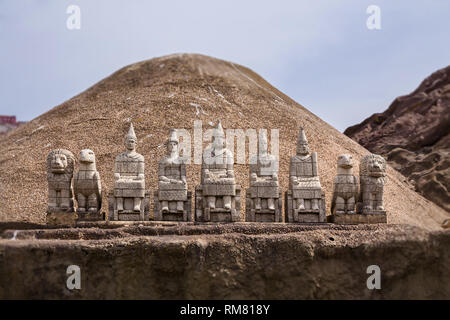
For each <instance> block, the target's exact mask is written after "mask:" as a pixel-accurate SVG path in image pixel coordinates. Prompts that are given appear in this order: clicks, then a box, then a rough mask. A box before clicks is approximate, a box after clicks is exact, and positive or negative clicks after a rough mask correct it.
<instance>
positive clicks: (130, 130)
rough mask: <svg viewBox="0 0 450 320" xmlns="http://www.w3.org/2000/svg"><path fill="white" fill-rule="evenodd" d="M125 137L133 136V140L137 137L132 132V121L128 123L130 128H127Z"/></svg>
mask: <svg viewBox="0 0 450 320" xmlns="http://www.w3.org/2000/svg"><path fill="white" fill-rule="evenodd" d="M125 138H133V139H135V140H136V139H137V138H136V134H135V133H134V128H133V123H130V129H128V133H127V135H126V136H125Z"/></svg>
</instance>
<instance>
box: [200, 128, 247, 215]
mask: <svg viewBox="0 0 450 320" xmlns="http://www.w3.org/2000/svg"><path fill="white" fill-rule="evenodd" d="M233 164H234V158H233V153H232V152H231V151H230V150H228V149H227V148H226V147H225V133H224V132H223V128H222V124H221V123H220V121H219V122H218V123H217V125H216V127H215V128H214V130H213V138H212V144H211V147H209V148H206V149H205V151H204V153H203V162H202V171H201V185H200V186H197V188H196V195H195V197H196V201H195V206H196V220H200V221H240V220H241V214H240V186H237V185H236V182H235V179H234V168H233Z"/></svg>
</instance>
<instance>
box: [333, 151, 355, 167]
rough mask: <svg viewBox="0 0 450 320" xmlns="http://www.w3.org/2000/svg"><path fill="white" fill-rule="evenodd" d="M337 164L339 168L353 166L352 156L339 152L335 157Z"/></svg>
mask: <svg viewBox="0 0 450 320" xmlns="http://www.w3.org/2000/svg"><path fill="white" fill-rule="evenodd" d="M337 165H338V167H340V168H344V169H350V168H353V157H352V155H351V154H341V155H340V156H339V157H338V159H337Z"/></svg>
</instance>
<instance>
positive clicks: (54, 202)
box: [46, 149, 75, 223]
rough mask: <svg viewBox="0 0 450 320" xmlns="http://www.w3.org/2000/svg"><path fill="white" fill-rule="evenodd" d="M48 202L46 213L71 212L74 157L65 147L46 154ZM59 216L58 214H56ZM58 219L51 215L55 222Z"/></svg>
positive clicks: (51, 219)
mask: <svg viewBox="0 0 450 320" xmlns="http://www.w3.org/2000/svg"><path fill="white" fill-rule="evenodd" d="M46 165H47V183H48V202H47V215H48V214H51V213H60V212H67V213H70V212H73V210H74V209H73V185H72V178H73V170H74V165H75V157H74V156H73V154H72V152H70V151H68V150H65V149H56V150H53V151H51V152H50V153H49V154H48V156H47V162H46ZM58 217H59V215H58ZM58 220H59V219H57V218H55V217H52V218H50V221H52V223H56V222H57V221H58Z"/></svg>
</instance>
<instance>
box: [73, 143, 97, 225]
mask: <svg viewBox="0 0 450 320" xmlns="http://www.w3.org/2000/svg"><path fill="white" fill-rule="evenodd" d="M73 186H74V191H75V198H76V200H77V203H78V208H77V213H78V214H79V218H81V220H84V217H85V216H86V215H91V216H93V217H95V215H96V214H98V212H99V210H100V207H101V203H102V198H101V197H102V187H101V182H100V174H99V173H98V171H97V167H96V164H95V154H94V152H93V151H92V150H89V149H84V150H81V152H80V158H79V169H78V171H76V172H75V174H74V179H73Z"/></svg>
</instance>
